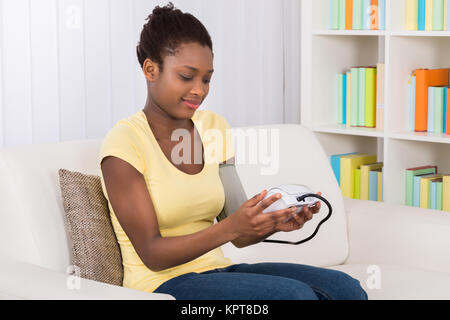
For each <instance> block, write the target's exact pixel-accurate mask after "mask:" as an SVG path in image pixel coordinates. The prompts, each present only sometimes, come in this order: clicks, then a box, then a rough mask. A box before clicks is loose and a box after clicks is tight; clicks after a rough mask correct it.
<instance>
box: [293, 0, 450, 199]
mask: <svg viewBox="0 0 450 320" xmlns="http://www.w3.org/2000/svg"><path fill="white" fill-rule="evenodd" d="M328 3H329V1H328V0H302V1H301V6H302V7H301V12H302V14H301V28H302V29H301V34H302V39H301V119H302V125H304V126H306V127H308V128H310V129H311V130H313V131H314V132H315V133H316V135H317V137H318V138H319V140H320V141H321V143H322V145H323V147H324V149H325V151H326V153H327V155H329V156H330V155H332V154H338V153H347V152H367V153H371V154H377V155H378V161H382V162H384V194H383V196H384V201H385V202H389V203H395V204H402V205H403V204H404V201H405V200H404V199H405V178H404V172H405V169H406V168H410V167H418V166H422V165H427V164H435V165H437V166H438V168H439V173H450V136H449V135H445V134H432V133H416V132H409V130H408V121H409V91H408V79H409V78H410V74H411V71H413V70H414V69H417V68H424V67H426V68H439V67H450V54H449V52H450V32H449V31H430V32H426V31H405V30H403V29H404V28H403V25H404V11H405V4H404V0H386V30H378V31H359V30H358V31H356V30H348V31H347V30H328V12H329V11H328ZM378 62H384V63H385V111H384V130H379V129H369V128H346V127H345V126H343V125H338V124H337V123H338V111H337V103H336V101H337V82H336V81H337V80H336V79H337V74H338V73H340V72H343V71H344V70H348V68H349V67H351V66H355V65H376V64H377V63H378Z"/></svg>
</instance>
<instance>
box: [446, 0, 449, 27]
mask: <svg viewBox="0 0 450 320" xmlns="http://www.w3.org/2000/svg"><path fill="white" fill-rule="evenodd" d="M446 1H447V30H450V0H446Z"/></svg>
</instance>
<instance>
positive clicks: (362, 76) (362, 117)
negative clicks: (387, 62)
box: [358, 68, 367, 127]
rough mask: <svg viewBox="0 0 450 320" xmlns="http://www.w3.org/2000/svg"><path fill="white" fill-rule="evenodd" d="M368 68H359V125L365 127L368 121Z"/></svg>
mask: <svg viewBox="0 0 450 320" xmlns="http://www.w3.org/2000/svg"><path fill="white" fill-rule="evenodd" d="M366 70H367V68H359V69H358V71H359V75H358V79H359V94H358V95H359V104H358V127H364V126H365V122H366Z"/></svg>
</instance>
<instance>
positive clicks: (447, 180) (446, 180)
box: [442, 175, 450, 212]
mask: <svg viewBox="0 0 450 320" xmlns="http://www.w3.org/2000/svg"><path fill="white" fill-rule="evenodd" d="M442 210H444V211H448V212H450V175H444V177H443V179H442Z"/></svg>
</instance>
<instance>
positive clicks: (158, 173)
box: [99, 110, 234, 292]
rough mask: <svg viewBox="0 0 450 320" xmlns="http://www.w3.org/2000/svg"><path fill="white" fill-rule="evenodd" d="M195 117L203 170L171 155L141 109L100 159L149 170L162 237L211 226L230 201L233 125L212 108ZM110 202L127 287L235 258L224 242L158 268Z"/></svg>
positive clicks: (110, 138)
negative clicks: (226, 171) (179, 163)
mask: <svg viewBox="0 0 450 320" xmlns="http://www.w3.org/2000/svg"><path fill="white" fill-rule="evenodd" d="M192 121H193V122H194V124H195V127H196V129H197V131H198V133H199V134H200V138H201V140H202V142H203V148H204V161H205V165H204V168H203V170H202V171H201V172H200V173H198V174H196V175H189V174H186V173H184V172H183V171H181V170H179V169H178V168H176V167H175V166H174V165H173V164H172V163H171V162H170V161H169V159H167V157H166V156H165V154H164V153H163V151H162V150H161V147H160V146H159V144H158V142H157V141H156V139H155V137H154V135H153V132H152V130H151V128H150V126H149V124H148V122H147V118H146V115H145V113H144V112H143V111H142V110H141V111H139V112H137V113H136V114H134V115H132V116H131V117H129V118H127V119H122V120H120V121H119V122H118V123H117V124H116V125H115V126H114V127H113V128H112V129H111V130H110V131H109V133H108V134H107V136H106V138H105V139H104V141H103V144H102V147H101V151H100V162H99V163H101V161H102V160H103V159H104V158H105V157H107V156H114V157H117V158H120V159H122V160H124V161H126V162H128V163H129V164H131V165H132V166H133V167H134V168H136V170H138V171H139V172H140V173H141V174H142V175H143V176H144V178H145V182H146V185H147V189H148V191H149V193H150V197H151V199H152V201H153V205H154V207H155V211H156V215H157V219H158V224H159V230H160V233H161V236H162V237H175V236H182V235H187V234H192V233H195V232H198V231H200V230H203V229H206V228H208V227H210V226H211V225H212V224H213V223H214V219H215V218H216V217H217V215H218V214H219V213H220V211H221V210H222V208H223V205H224V203H225V193H224V189H223V185H222V182H221V180H220V177H219V163H221V162H224V161H226V160H228V159H230V158H232V157H233V156H234V148H233V146H232V143H231V133H230V130H229V129H230V126H229V124H228V123H227V121H226V120H225V119H224V118H223V117H222V116H220V115H218V114H216V113H214V112H212V111H209V110H200V111H196V113H195V114H194V116H193V117H192ZM187 140H189V139H187ZM183 141H184V140H183ZM188 150H190V149H188ZM183 154H186V152H184V153H183ZM101 182H102V188H103V193H104V195H105V197H106V198H107V199H109V198H108V195H107V192H106V188H105V183H104V180H103V176H102V177H101ZM108 205H109V210H110V216H111V221H112V225H113V228H114V232H115V234H116V237H117V240H118V242H119V245H120V250H121V253H122V261H123V268H124V279H123V286H124V287H127V288H133V289H136V290H141V291H147V292H153V291H154V290H155V289H156V288H157V287H159V286H160V285H161V284H162V283H164V282H165V281H167V280H169V279H171V278H174V277H177V276H179V275H182V274H185V273H189V272H204V271H208V270H212V269H215V268H223V267H226V266H229V265H231V264H232V262H231V260H230V259H228V258H225V257H224V255H223V252H222V250H221V248H216V249H214V250H211V251H210V252H208V253H206V254H204V255H203V256H201V257H199V258H197V259H195V260H192V261H190V262H188V263H185V264H182V265H179V266H176V267H173V268H170V269H167V270H163V271H159V272H153V271H151V270H150V269H148V268H147V267H146V266H145V265H144V263H143V262H142V261H141V259H140V258H139V256H138V254H137V253H136V251H135V249H134V247H133V245H132V243H131V241H130V240H129V238H128V237H127V235H126V234H125V232H124V231H123V229H122V227H121V226H120V223H119V221H118V220H117V217H116V215H115V214H114V210H113V209H112V207H111V204H110V202H109V201H108Z"/></svg>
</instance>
